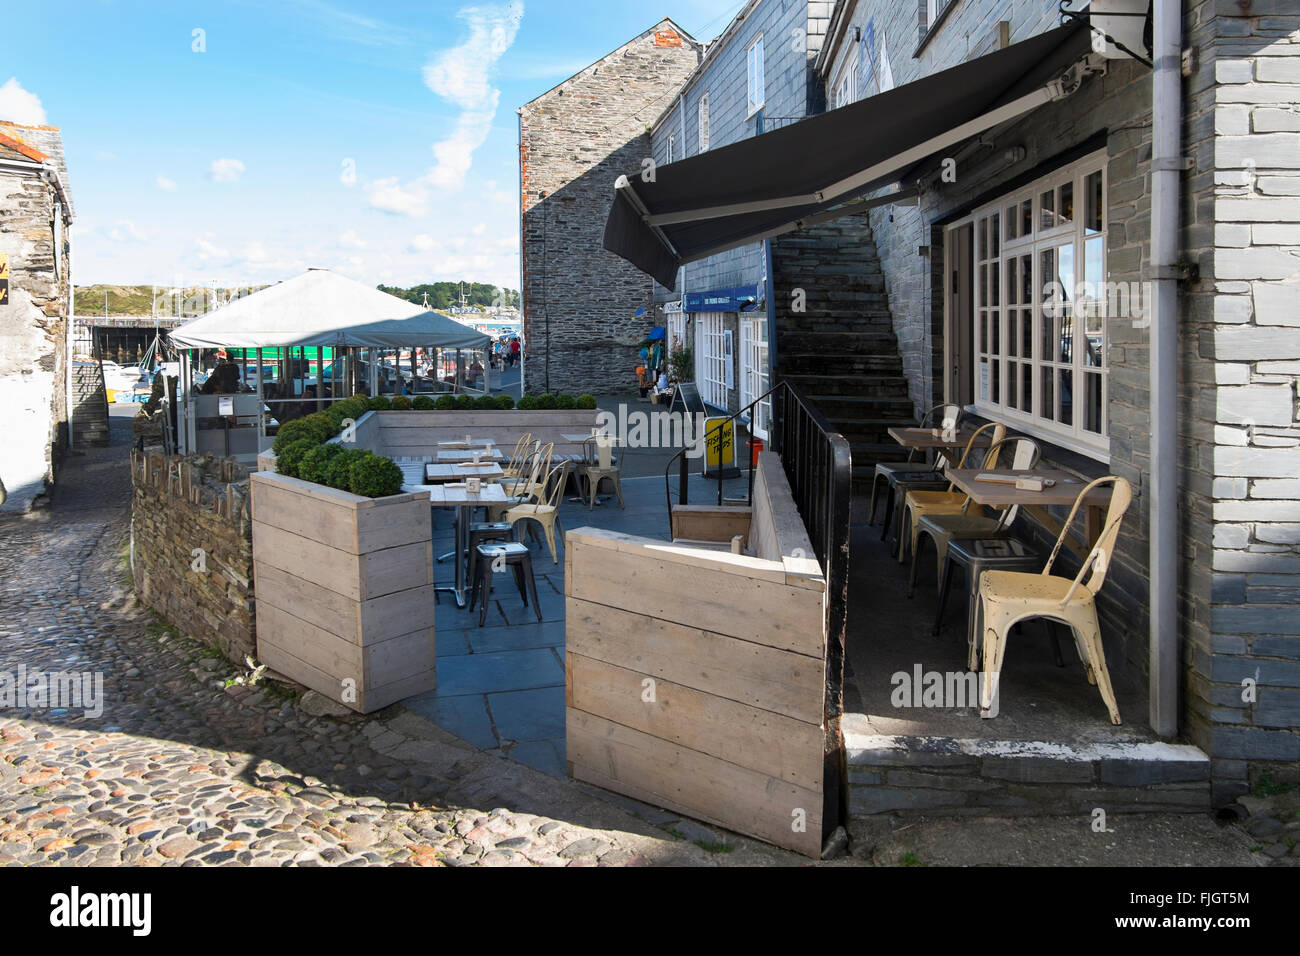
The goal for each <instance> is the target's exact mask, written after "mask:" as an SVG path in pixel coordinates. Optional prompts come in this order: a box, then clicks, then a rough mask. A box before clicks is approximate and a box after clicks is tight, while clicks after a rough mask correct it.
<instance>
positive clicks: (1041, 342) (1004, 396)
mask: <svg viewBox="0 0 1300 956" xmlns="http://www.w3.org/2000/svg"><path fill="white" fill-rule="evenodd" d="M1106 166H1107V157H1106V152H1105V151H1104V150H1102V151H1099V152H1096V153H1093V154H1091V155H1090V156H1087V157H1085V158H1083V159H1081V160H1078V161H1076V162H1074V163H1071V164H1070V165H1069V166H1065V167H1062V168H1061V169H1058V170H1056V171H1054V172H1052V173H1051V174H1049V175H1047V176H1044V177H1042V178H1040V179H1038V180H1036V181H1035V182H1032V183H1029V184H1026V185H1024V186H1022V187H1020V188H1019V189H1017V190H1016V191H1014V192H1011V193H1007V194H1005V195H1003V196H1001V197H999V198H998V199H997V200H996V201H994V202H991V203H988V204H987V205H985V206H982V207H981V208H979V209H976V210H975V211H974V212H972V213H971V215H970V216H968V217H965V218H963V219H962V220H960V221H959V222H955V223H953V224H952V225H950V226H949V227H948V230H947V231H948V233H949V234H951V233H952V232H953V231H954V230H956V229H960V228H963V227H964V226H966V225H972V226H973V252H972V260H973V263H974V274H973V276H972V282H973V285H974V288H975V294H974V296H973V299H972V320H973V322H974V328H973V329H972V332H971V355H970V356H969V357H968V361H969V362H970V363H971V373H972V386H973V389H974V400H973V403H972V408H973V409H974V411H975V412H976V413H978V414H980V415H982V416H984V417H986V418H991V419H995V420H998V421H1004V422H1006V423H1007V424H1008V425H1014V426H1015V427H1016V428H1018V429H1019V430H1022V431H1024V432H1026V433H1028V434H1030V435H1035V436H1038V437H1041V438H1043V439H1044V440H1046V441H1050V442H1052V443H1053V444H1056V445H1060V446H1062V447H1065V448H1069V449H1071V450H1072V451H1077V452H1079V453H1080V454H1084V455H1087V456H1088V457H1090V458H1095V459H1098V460H1101V461H1105V462H1109V460H1110V439H1109V415H1108V413H1109V399H1110V396H1109V392H1110V389H1109V379H1110V374H1109V373H1110V362H1109V356H1108V354H1107V353H1108V351H1109V348H1108V346H1109V342H1108V339H1109V329H1108V324H1109V323H1110V322H1113V321H1117V320H1122V319H1123V317H1121V316H1113V317H1107V316H1105V314H1104V313H1105V312H1106V308H1107V302H1106V296H1104V295H1100V294H1099V295H1097V296H1095V299H1094V301H1095V302H1096V308H1095V309H1093V310H1092V311H1091V314H1090V315H1087V314H1085V315H1084V316H1080V315H1072V316H1069V317H1068V319H1069V322H1070V332H1069V339H1070V342H1071V347H1070V349H1069V352H1070V358H1069V360H1068V361H1065V362H1063V361H1060V356H1061V352H1062V351H1063V347H1062V348H1061V349H1058V348H1057V346H1056V340H1057V336H1058V335H1059V337H1060V338H1061V339H1062V340H1064V339H1065V337H1066V333H1065V331H1064V328H1062V330H1061V331H1060V332H1059V333H1055V332H1051V333H1048V334H1046V335H1045V334H1044V328H1043V323H1044V321H1053V315H1052V313H1051V310H1045V309H1044V307H1043V306H1044V304H1045V303H1044V295H1045V290H1046V288H1047V285H1048V283H1050V282H1051V281H1052V280H1053V279H1054V278H1056V276H1044V275H1043V265H1044V254H1045V253H1052V254H1053V255H1055V254H1056V252H1057V250H1059V249H1061V248H1063V247H1065V246H1067V245H1068V246H1070V247H1071V254H1072V256H1073V259H1074V263H1073V270H1072V271H1073V279H1074V288H1073V289H1067V290H1066V292H1067V294H1068V298H1069V300H1070V303H1071V309H1072V310H1074V311H1077V308H1076V306H1077V303H1076V302H1075V300H1076V297H1077V295H1078V293H1079V292H1080V291H1081V290H1084V291H1086V290H1087V289H1090V288H1092V287H1091V286H1090V285H1088V283H1092V282H1094V281H1101V282H1106V281H1108V275H1107V270H1106V261H1107V231H1108V225H1109V222H1108V210H1107V197H1108V195H1109V187H1108V179H1107V170H1106ZM1093 174H1100V176H1101V190H1102V200H1101V210H1100V212H1101V228H1100V230H1099V231H1090V230H1088V229H1087V223H1086V221H1085V219H1086V216H1087V204H1088V197H1087V195H1086V192H1085V187H1086V184H1087V183H1088V180H1089V177H1090V176H1091V175H1093ZM1066 185H1068V186H1070V188H1071V189H1072V190H1073V198H1072V204H1073V216H1072V221H1071V222H1069V223H1068V224H1065V225H1061V224H1055V225H1048V224H1047V223H1048V220H1047V218H1046V216H1047V215H1051V214H1052V213H1053V212H1054V210H1047V209H1046V208H1045V206H1044V204H1043V200H1044V198H1045V196H1046V194H1047V193H1048V192H1049V190H1050V191H1051V192H1052V195H1053V197H1054V199H1053V202H1054V204H1055V205H1057V206H1059V204H1060V203H1061V187H1062V186H1066ZM1026 202H1028V203H1029V204H1030V211H1031V213H1030V225H1031V229H1030V232H1029V233H1028V234H1025V235H1020V234H1019V231H1020V230H1019V219H1020V217H1022V216H1023V208H1024V207H1023V204H1024V203H1026ZM1013 208H1014V209H1015V210H1016V211H1017V214H1018V215H1017V227H1016V228H1015V229H1014V230H1013V231H1015V232H1016V233H1017V235H1016V236H1015V237H1014V238H1011V239H1008V238H1007V235H1008V233H1007V229H1008V226H1009V224H1010V223H1011V222H1012V218H1011V210H1012V209H1013ZM985 223H987V228H988V230H989V232H988V235H989V240H988V242H987V244H986V245H984V246H981V228H982V227H983V224H985ZM994 228H996V230H997V244H996V253H995V252H994V241H993V231H994ZM1097 246H1100V250H1101V252H1100V263H1101V266H1100V275H1097V274H1096V273H1095V272H1094V274H1093V275H1091V276H1090V275H1088V274H1087V271H1086V270H1087V250H1088V249H1089V248H1090V247H1091V248H1093V249H1095V248H1096V247H1097ZM1026 257H1028V261H1029V262H1030V263H1031V265H1032V272H1031V275H1032V279H1031V282H1030V290H1031V293H1032V296H1031V299H1032V301H1031V302H1030V303H1021V302H1018V301H1016V302H1011V301H1009V300H1010V299H1011V298H1012V296H1015V297H1016V298H1018V297H1019V296H1018V295H1016V293H1014V292H1013V291H1012V289H1010V288H1009V287H1008V277H1009V276H1011V275H1012V274H1013V272H1014V271H1015V270H1017V269H1018V268H1020V267H1022V266H1023V263H1024V261H1025V259H1026ZM1054 261H1056V262H1057V265H1056V269H1057V270H1058V274H1059V270H1060V265H1059V260H1054ZM981 267H985V269H986V271H981ZM995 271H996V277H997V278H996V289H994V281H995V280H994V278H993V276H994V272H995ZM945 273H946V281H947V282H951V272H950V271H949V270H945ZM986 276H987V278H986ZM986 283H987V286H986ZM1061 284H1062V285H1063V284H1064V281H1062V283H1061ZM1021 288H1022V289H1023V284H1022V286H1021ZM1098 291H1099V292H1100V290H1098ZM950 292H951V290H950V289H945V301H950V299H949V298H948V294H949V293H950ZM986 300H987V301H986ZM1027 312H1030V313H1032V327H1031V330H1030V338H1031V351H1030V355H1028V356H1021V355H1017V354H1013V353H1012V350H1011V348H1010V346H1011V341H1010V339H1009V335H1010V333H1011V331H1012V322H1013V321H1014V320H1015V319H1016V318H1017V317H1019V316H1023V315H1024V314H1025V313H1027ZM1017 313H1018V316H1017V315H1016V314H1017ZM986 318H987V326H986V324H985V322H984V321H983V320H984V319H986ZM1064 321H1065V320H1064V319H1063V323H1064ZM1084 322H1087V323H1088V324H1089V325H1090V326H1092V327H1091V328H1087V329H1086V330H1085V336H1086V338H1087V340H1088V345H1087V346H1086V347H1085V348H1083V349H1079V348H1075V347H1073V343H1074V339H1075V337H1076V331H1077V330H1078V329H1080V328H1082V327H1083V326H1082V324H1081V323H1084ZM995 323H996V324H995ZM986 327H987V328H988V330H989V332H988V339H989V341H988V342H987V343H986V342H985V341H984V331H983V330H984V329H985V328H986ZM1021 332H1022V336H1021V339H1020V342H1019V343H1018V344H1019V345H1023V327H1022V328H1021ZM995 336H996V343H997V344H996V351H993V350H992V346H993V344H994V338H995ZM1094 339H1095V340H1096V342H1095V344H1094ZM1048 341H1050V342H1051V343H1052V347H1053V355H1052V357H1051V358H1048V357H1046V356H1045V355H1044V354H1043V351H1044V348H1045V346H1046V343H1047V342H1048ZM986 345H988V346H989V348H988V349H986ZM1017 351H1023V349H1022V348H1018V349H1017ZM1090 351H1091V352H1092V353H1093V354H1096V353H1099V354H1100V359H1101V365H1100V367H1097V366H1090V365H1088V364H1087V356H1088V354H1089V352H1090ZM1015 365H1019V366H1020V369H1019V370H1018V371H1019V373H1020V375H1021V376H1023V374H1024V370H1025V369H1026V368H1028V369H1029V370H1030V374H1031V376H1032V379H1031V397H1030V405H1031V408H1030V409H1029V410H1028V411H1026V410H1024V409H1021V408H1019V407H1018V406H1019V405H1020V404H1022V402H1023V390H1022V387H1023V377H1022V378H1019V379H1016V378H1014V377H1009V376H1013V373H1015V372H1016V371H1017V370H1016V369H1014V368H1013V366H1015ZM982 366H987V368H988V385H987V388H986V383H985V378H984V374H983V369H982ZM995 370H996V378H997V383H998V389H997V395H996V400H994V395H993V380H994V372H995ZM1061 372H1067V373H1069V375H1070V395H1071V422H1070V423H1069V424H1068V425H1067V424H1064V423H1062V422H1060V421H1058V420H1057V419H1058V418H1059V415H1060V410H1061V409H1060V399H1061V397H1062V392H1063V388H1062V382H1063V378H1062V376H1060V375H1059V374H1058V373H1061ZM1086 375H1095V376H1097V386H1098V388H1099V391H1100V426H1101V430H1100V432H1094V431H1090V430H1088V429H1086V428H1085V427H1084V419H1085V417H1086V396H1087V388H1088V386H1087V384H1086V382H1087V380H1086V378H1085V376H1086ZM1045 376H1051V380H1052V381H1051V392H1050V394H1051V395H1052V400H1053V408H1052V414H1051V416H1050V417H1049V416H1046V415H1044V414H1043V402H1044V398H1045V397H1046V396H1045V393H1044V383H1045ZM1017 384H1019V385H1020V386H1021V387H1020V388H1017V395H1016V396H1015V398H1016V401H1015V405H1016V406H1017V407H1012V405H1011V404H1010V403H1009V402H1008V397H1009V395H1008V391H1009V388H1011V387H1015V386H1017ZM1076 396H1083V397H1084V399H1083V400H1076Z"/></svg>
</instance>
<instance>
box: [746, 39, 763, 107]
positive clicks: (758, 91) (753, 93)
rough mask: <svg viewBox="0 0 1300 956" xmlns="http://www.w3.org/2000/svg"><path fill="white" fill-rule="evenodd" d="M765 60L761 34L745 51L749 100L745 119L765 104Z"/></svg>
mask: <svg viewBox="0 0 1300 956" xmlns="http://www.w3.org/2000/svg"><path fill="white" fill-rule="evenodd" d="M765 68H766V59H765V57H764V54H763V34H761V33H760V34H759V35H758V36H757V37H755V38H754V42H753V43H751V44H750V45H749V49H748V50H746V51H745V72H746V87H747V90H748V92H747V96H748V100H749V112H748V113H746V114H745V118H746V119H748V118H749V117H751V116H753V115H754V114H755V113H757V112H758V111H759V110H761V109H762V108H763V106H764V105H765V104H766V102H767V84H766V81H765V77H764V75H763V74H764V70H765Z"/></svg>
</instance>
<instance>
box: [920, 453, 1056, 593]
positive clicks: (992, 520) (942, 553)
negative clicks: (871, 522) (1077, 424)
mask: <svg viewBox="0 0 1300 956" xmlns="http://www.w3.org/2000/svg"><path fill="white" fill-rule="evenodd" d="M1041 457H1042V449H1041V448H1039V447H1038V442H1036V441H1034V440H1033V439H1032V438H1024V437H1017V438H1004V439H1002V440H1001V441H995V442H994V443H993V444H992V445H991V446H989V451H988V454H987V455H985V456H984V467H985V468H1011V469H1015V470H1019V471H1028V470H1030V469H1032V468H1034V467H1035V466H1036V465H1037V464H1038V461H1039V459H1040V458H1041ZM930 494H936V493H935V492H925V491H920V492H911V493H909V494H908V496H907V504H908V509H909V513H908V517H909V518H910V519H911V522H912V567H911V570H910V571H909V572H908V576H907V596H908V597H911V596H912V592H913V591H915V590H916V563H917V559H918V556H919V555H920V553H921V544H922V541H923V538H922V536H925V537H927V538H929V539H930V540H931V541H933V542H934V546H935V550H936V552H937V557H938V562H939V563H938V566H937V568H936V571H935V573H936V577H935V580H936V581H938V580H939V578H940V577H942V575H943V563H944V561H945V560H947V558H948V542H949V541H951V540H952V539H953V538H996V537H998V536H1000V535H1003V534H1007V533H1009V532H1010V530H1011V525H1012V524H1013V523H1014V522H1015V520H1016V515H1017V514H1018V513H1019V511H1020V507H1019V506H1018V505H1012V506H1010V507H1007V508H1003V509H1002V510H1001V511H999V512H998V513H997V514H996V515H995V516H993V517H989V516H986V515H985V514H984V513H983V510H982V509H981V508H980V506H979V505H977V504H975V502H973V501H971V500H970V498H966V502H965V504H964V505H963V506H962V507H961V509H960V510H956V511H954V510H952V509H950V508H949V506H948V505H947V503H941V504H939V505H938V506H937V507H935V506H927V505H925V504H924V502H923V501H917V502H916V503H915V507H914V506H913V505H914V503H913V500H912V496H913V495H917V496H919V497H921V498H923V497H924V496H926V495H930ZM939 494H942V492H939Z"/></svg>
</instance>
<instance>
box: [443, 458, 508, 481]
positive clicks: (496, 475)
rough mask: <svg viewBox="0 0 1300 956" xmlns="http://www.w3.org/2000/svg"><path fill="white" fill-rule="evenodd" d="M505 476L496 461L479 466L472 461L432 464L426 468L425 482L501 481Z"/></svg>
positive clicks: (485, 462)
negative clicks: (478, 479)
mask: <svg viewBox="0 0 1300 956" xmlns="http://www.w3.org/2000/svg"><path fill="white" fill-rule="evenodd" d="M505 474H506V473H505V471H504V470H503V469H502V468H501V465H500V464H499V463H498V462H496V461H483V462H480V463H479V464H477V465H475V464H474V463H473V462H472V461H462V462H430V463H428V464H426V465H425V466H424V480H425V482H426V483H428V484H435V483H437V484H441V483H442V482H446V481H464V480H465V479H466V478H481V479H482V480H483V481H500V480H501V479H502V478H504V477H505Z"/></svg>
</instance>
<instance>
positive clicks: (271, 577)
mask: <svg viewBox="0 0 1300 956" xmlns="http://www.w3.org/2000/svg"><path fill="white" fill-rule="evenodd" d="M250 489H251V496H252V501H251V506H252V515H253V563H254V569H255V570H254V580H255V586H256V598H257V654H258V658H259V659H260V660H261V662H262V663H264V664H266V665H267V666H268V667H270V668H272V669H273V670H276V671H278V672H280V673H281V674H284V675H285V676H286V677H289V678H292V679H293V680H295V681H298V682H299V683H301V684H305V685H306V686H308V687H310V688H312V689H313V690H316V691H319V692H320V693H322V694H324V695H326V696H327V697H330V698H331V699H333V700H337V701H339V702H340V703H342V704H344V705H345V706H347V707H350V708H352V709H353V710H356V711H358V712H359V713H363V714H364V713H370V712H371V711H374V710H378V709H379V708H381V707H387V706H388V705H389V704H392V703H394V702H395V701H399V700H402V699H403V698H406V697H410V696H412V695H413V694H419V693H423V692H424V691H428V690H432V689H433V688H434V687H435V686H436V683H437V679H436V673H435V668H434V595H433V543H432V538H431V535H430V525H429V496H428V494H427V493H416V494H401V495H393V496H391V497H388V498H363V497H360V496H358V495H354V494H350V493H348V492H346V491H338V490H335V489H333V488H327V487H325V486H324V485H318V484H314V483H312V482H308V481H300V480H299V479H297V478H289V477H287V476H285V475H280V474H276V473H273V472H259V473H257V474H254V475H252V476H251V477H250Z"/></svg>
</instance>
